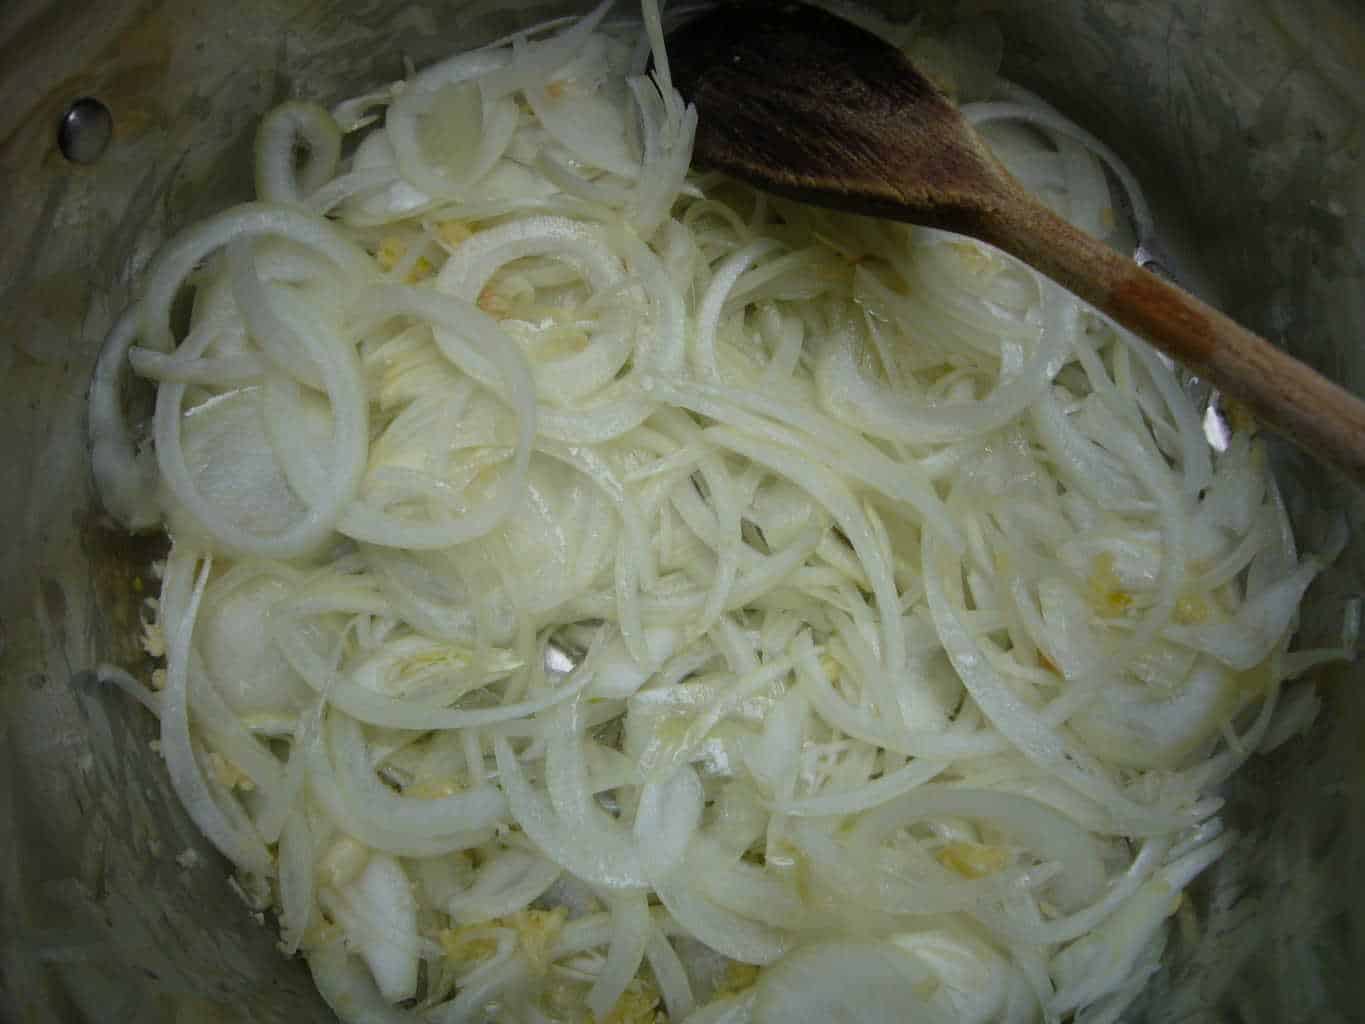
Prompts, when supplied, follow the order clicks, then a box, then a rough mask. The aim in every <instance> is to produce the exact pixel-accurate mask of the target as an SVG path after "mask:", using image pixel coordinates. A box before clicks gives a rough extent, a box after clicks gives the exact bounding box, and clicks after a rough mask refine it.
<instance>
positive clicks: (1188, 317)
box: [976, 189, 1365, 482]
mask: <svg viewBox="0 0 1365 1024" xmlns="http://www.w3.org/2000/svg"><path fill="white" fill-rule="evenodd" d="M976 234H977V235H978V237H980V238H982V239H983V240H984V241H987V242H990V243H991V244H993V245H995V246H997V247H999V248H1001V249H1004V250H1005V251H1006V252H1008V253H1010V254H1012V255H1014V256H1017V257H1018V258H1019V259H1021V260H1023V261H1024V262H1026V263H1028V264H1030V265H1032V266H1033V267H1035V268H1037V269H1038V270H1040V271H1042V272H1043V273H1044V274H1047V275H1048V276H1049V277H1051V278H1052V279H1053V280H1055V281H1056V282H1057V283H1058V284H1060V285H1062V287H1064V288H1066V289H1068V290H1069V291H1071V292H1074V293H1075V294H1076V295H1078V296H1080V297H1081V298H1083V299H1085V300H1086V301H1087V302H1089V303H1090V304H1091V305H1093V306H1095V307H1096V308H1098V309H1100V310H1102V311H1104V312H1105V313H1107V314H1108V315H1109V316H1111V317H1113V318H1114V319H1115V320H1116V321H1118V322H1119V323H1121V324H1123V326H1125V327H1127V328H1128V329H1129V330H1131V331H1133V332H1134V333H1136V334H1138V335H1141V336H1142V337H1144V338H1146V339H1147V340H1148V341H1150V342H1151V343H1152V344H1153V345H1155V346H1156V347H1157V348H1159V349H1161V350H1162V351H1163V352H1165V353H1166V354H1167V355H1169V356H1171V357H1172V358H1173V359H1175V360H1177V361H1178V362H1181V363H1183V364H1184V365H1185V366H1187V367H1188V368H1189V369H1190V370H1192V371H1193V372H1195V373H1197V374H1199V375H1200V376H1202V377H1205V378H1206V379H1208V380H1210V381H1212V382H1213V383H1214V384H1215V385H1217V386H1218V387H1219V388H1220V389H1222V390H1223V391H1224V392H1225V393H1226V394H1228V395H1231V396H1233V397H1234V398H1237V399H1240V400H1241V401H1243V402H1245V403H1246V404H1247V405H1248V406H1249V407H1250V408H1251V411H1252V412H1253V413H1254V414H1255V415H1256V416H1257V417H1258V418H1259V419H1260V420H1261V421H1262V422H1264V423H1266V424H1267V425H1269V426H1271V427H1273V428H1275V429H1276V430H1278V431H1280V432H1281V433H1283V434H1285V435H1286V436H1288V437H1290V438H1291V439H1293V440H1294V441H1296V442H1297V443H1298V444H1299V445H1300V446H1302V447H1303V448H1304V449H1305V450H1306V451H1308V452H1311V453H1312V454H1314V455H1317V456H1319V457H1320V458H1322V459H1323V460H1325V461H1327V462H1331V463H1333V464H1335V465H1336V466H1338V467H1339V468H1340V469H1342V470H1344V471H1346V472H1347V473H1349V474H1350V475H1351V476H1352V477H1353V478H1354V479H1355V480H1357V481H1361V482H1365V402H1362V401H1361V400H1360V399H1359V398H1357V397H1356V396H1355V395H1353V394H1351V393H1350V392H1349V391H1347V390H1345V389H1344V388H1342V387H1340V386H1338V385H1336V384H1334V383H1332V382H1331V381H1329V380H1328V379H1327V378H1326V377H1324V376H1322V375H1321V374H1320V373H1318V372H1317V371H1316V370H1313V369H1312V368H1310V367H1309V366H1307V365H1305V364H1304V363H1301V362H1299V361H1298V360H1297V359H1295V358H1293V357H1292V356H1290V355H1288V354H1287V353H1285V352H1283V351H1281V350H1280V349H1278V348H1276V347H1275V346H1274V345H1272V344H1271V343H1270V342H1268V341H1266V340H1265V339H1264V338H1262V337H1260V336H1259V335H1256V334H1253V333H1252V332H1251V331H1248V330H1247V329H1246V328H1244V327H1242V326H1240V325H1239V324H1237V323H1235V322H1234V321H1232V320H1231V319H1229V318H1228V317H1226V316H1224V315H1223V314H1222V313H1220V312H1218V310H1216V309H1214V308H1213V307H1212V306H1209V305H1207V304H1205V303H1203V302H1201V301H1199V300H1198V299H1196V298H1195V297H1194V296H1193V295H1191V294H1189V293H1188V292H1186V291H1184V290H1182V289H1180V288H1177V287H1176V286H1175V285H1172V284H1170V283H1169V282H1167V281H1164V280H1162V279H1161V278H1159V277H1157V276H1156V275H1155V274H1152V273H1150V272H1148V271H1146V270H1143V269H1142V268H1141V267H1139V266H1138V265H1137V264H1136V263H1134V262H1133V261H1132V260H1129V259H1127V258H1125V257H1123V256H1121V255H1120V254H1119V253H1117V252H1115V251H1114V250H1113V249H1111V248H1109V246H1107V245H1105V244H1104V243H1103V242H1100V241H1099V240H1097V239H1095V238H1092V237H1090V236H1089V235H1087V234H1084V233H1083V232H1081V231H1078V230H1076V229H1075V228H1074V227H1072V226H1071V225H1070V224H1068V223H1067V222H1066V221H1064V220H1062V218H1060V217H1058V216H1057V215H1056V214H1054V213H1053V212H1052V211H1051V210H1049V209H1048V208H1047V207H1045V206H1044V205H1043V204H1042V203H1040V202H1038V201H1037V200H1036V199H1034V198H1033V197H1032V196H1030V195H1028V194H1027V193H1025V192H1023V191H1022V189H1020V190H1018V191H1015V192H1013V194H1012V195H1011V196H1010V197H1009V201H1008V202H1004V203H1002V204H1000V205H998V206H994V207H993V208H992V209H991V210H990V211H989V212H987V213H984V214H983V215H982V217H981V220H980V222H979V230H978V231H977V232H976Z"/></svg>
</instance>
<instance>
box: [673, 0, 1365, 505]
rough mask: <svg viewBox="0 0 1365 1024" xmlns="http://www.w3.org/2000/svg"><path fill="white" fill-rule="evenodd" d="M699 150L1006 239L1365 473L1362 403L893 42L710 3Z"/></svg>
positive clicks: (1291, 430)
mask: <svg viewBox="0 0 1365 1024" xmlns="http://www.w3.org/2000/svg"><path fill="white" fill-rule="evenodd" d="M668 53H669V63H670V66H671V70H672V75H673V81H674V83H675V84H676V86H677V87H678V90H679V91H680V92H681V93H682V94H683V96H684V97H685V98H686V99H688V100H689V101H691V102H692V103H694V104H695V105H696V107H697V115H698V124H697V139H696V147H695V151H694V158H695V160H696V161H697V162H698V163H699V164H701V165H703V166H706V167H710V168H713V169H716V170H721V171H725V172H726V173H728V174H731V175H733V176H734V177H736V178H739V179H741V180H743V181H747V182H749V183H750V184H752V185H754V186H756V187H758V188H760V189H763V190H765V191H768V192H772V193H775V194H777V195H782V196H786V197H788V198H791V199H795V200H799V201H801V202H806V203H812V204H815V205H818V206H825V207H832V208H834V209H839V210H847V211H850V212H853V213H861V214H867V215H871V216H877V217H889V218H893V219H896V220H902V221H908V222H911V223H915V224H923V225H926V226H929V227H936V228H943V229H946V230H949V231H955V232H958V233H960V234H964V235H970V236H972V237H973V238H977V239H980V240H981V241H984V242H989V243H990V244H992V245H994V246H996V247H998V248H1000V249H1003V250H1004V251H1005V252H1008V253H1010V254H1011V255H1013V256H1016V257H1018V258H1019V259H1021V260H1023V261H1024V262H1025V263H1027V264H1029V265H1030V266H1032V267H1034V268H1035V269H1037V270H1039V271H1041V272H1042V273H1044V274H1046V275H1047V276H1048V277H1050V278H1052V279H1053V280H1055V281H1057V282H1058V283H1059V284H1061V285H1062V286H1063V287H1065V288H1067V289H1068V290H1069V291H1071V292H1073V293H1074V294H1076V295H1077V296H1079V297H1080V298H1082V299H1084V300H1085V301H1087V302H1089V303H1090V304H1091V305H1092V306H1094V307H1095V308H1097V309H1099V310H1101V311H1103V312H1104V313H1106V314H1108V315H1109V316H1110V317H1112V318H1113V319H1114V320H1115V321H1117V322H1118V323H1120V324H1122V325H1123V326H1125V327H1127V328H1128V329H1130V330H1132V331H1133V332H1134V333H1136V334H1138V335H1140V336H1141V337H1143V338H1145V339H1146V340H1147V341H1149V342H1151V343H1152V344H1153V345H1154V346H1156V347H1157V348H1158V349H1160V350H1162V351H1163V352H1165V353H1167V354H1168V355H1170V356H1171V357H1172V358H1174V359H1176V360H1178V361H1179V362H1181V363H1183V364H1184V365H1185V366H1186V367H1188V368H1189V369H1190V370H1192V371H1193V372H1195V373H1196V374H1198V375H1199V376H1201V377H1205V378H1207V379H1208V380H1210V381H1212V382H1213V383H1214V384H1215V385H1217V386H1218V387H1219V388H1221V389H1222V390H1223V391H1224V392H1225V393H1226V394H1228V395H1231V396H1233V397H1235V398H1238V399H1240V400H1242V401H1243V402H1245V403H1246V404H1247V405H1248V406H1249V407H1250V409H1251V410H1252V412H1253V413H1254V414H1255V415H1256V417H1257V419H1258V420H1260V421H1261V422H1263V423H1265V424H1266V425H1268V426H1270V427H1272V428H1274V429H1275V430H1277V431H1279V432H1280V433H1282V434H1284V435H1285V436H1287V437H1289V438H1291V439H1293V440H1295V441H1296V442H1298V443H1299V444H1300V445H1301V446H1302V447H1303V448H1305V449H1306V450H1308V451H1309V452H1311V453H1313V454H1315V455H1317V456H1319V457H1321V458H1322V459H1324V460H1326V461H1328V462H1330V463H1333V464H1335V465H1337V466H1338V467H1340V468H1341V469H1343V470H1345V471H1346V472H1347V473H1348V474H1350V475H1351V476H1352V477H1353V478H1354V479H1355V480H1356V481H1358V482H1365V403H1362V402H1361V401H1360V399H1359V398H1357V397H1355V396H1354V395H1352V394H1351V393H1350V392H1348V391H1346V390H1344V389H1343V388H1341V387H1340V386H1338V385H1336V384H1334V383H1332V382H1331V381H1329V380H1327V379H1326V378H1325V377H1323V376H1322V375H1321V374H1319V373H1317V372H1316V371H1315V370H1313V369H1311V368H1310V367H1308V366H1306V365H1305V364H1304V363H1301V362H1299V361H1298V360H1297V359H1294V358H1293V357H1291V356H1289V355H1288V354H1286V353H1285V352H1283V351H1281V350H1280V349H1278V348H1276V347H1275V346H1274V345H1272V344H1271V343H1270V342H1268V341H1266V340H1265V339H1264V338H1261V337H1259V336H1258V335H1256V334H1253V333H1252V332H1250V331H1248V330H1246V329H1245V328H1243V327H1241V326H1240V325H1238V324H1237V323H1235V322H1234V321H1232V320H1231V319H1229V318H1228V317H1226V316H1224V315H1223V314H1222V313H1220V312H1218V311H1217V310H1216V309H1214V308H1212V307H1211V306H1209V305H1207V304H1205V303H1203V302H1201V301H1200V300H1198V299H1196V298H1195V297H1194V296H1192V295H1190V294H1189V293H1188V292H1185V291H1183V290H1181V289H1180V288H1178V287H1176V286H1175V285H1173V284H1171V283H1169V282H1167V281H1165V280H1163V279H1161V278H1159V277H1157V276H1155V275H1154V274H1151V273H1149V272H1148V271H1146V270H1143V269H1142V268H1141V267H1139V266H1138V265H1137V264H1136V263H1134V262H1132V261H1131V260H1129V259H1127V258H1125V257H1124V256H1122V255H1120V254H1119V253H1117V252H1115V251H1114V250H1113V249H1111V248H1109V247H1108V246H1107V245H1105V244H1104V243H1103V242H1101V241H1099V240H1098V239H1095V238H1092V237H1091V236H1089V235H1087V234H1085V233H1083V232H1081V231H1078V230H1076V229H1075V228H1074V227H1072V226H1071V225H1070V224H1068V223H1067V222H1066V221H1064V220H1063V219H1062V218H1060V217H1058V216H1057V215H1056V214H1054V213H1053V212H1052V211H1051V210H1049V209H1048V208H1047V207H1046V206H1044V205H1043V204H1042V203H1041V202H1039V201H1038V200H1037V199H1035V198H1034V197H1033V196H1032V195H1030V194H1029V193H1028V192H1027V191H1026V190H1025V189H1024V188H1023V187H1022V186H1021V185H1020V184H1019V183H1018V182H1017V181H1016V180H1015V179H1014V178H1013V177H1012V176H1011V175H1010V174H1009V172H1008V171H1006V170H1005V168H1004V167H1003V166H1002V165H1001V163H1000V161H999V160H997V159H996V158H995V156H994V155H993V154H992V153H991V151H990V148H989V147H988V146H987V145H986V143H985V142H984V141H983V140H982V139H981V137H980V136H979V135H978V134H977V133H976V132H975V131H974V130H973V129H972V127H971V126H970V125H968V124H967V122H966V121H965V120H964V119H963V118H962V116H961V114H959V113H958V111H957V108H956V107H954V106H953V104H952V103H951V101H949V100H948V98H947V97H946V96H944V95H943V94H942V93H941V92H940V91H939V90H938V89H937V88H936V87H935V86H934V85H933V84H932V83H931V82H930V81H929V80H928V79H927V78H925V77H924V75H922V74H921V73H920V72H919V71H918V70H917V69H916V68H915V66H914V64H912V63H911V61H910V60H909V58H908V57H906V55H905V54H904V53H902V52H901V51H900V50H898V49H897V48H896V47H894V46H892V45H891V44H889V43H887V42H886V41H885V40H883V39H881V38H879V37H877V36H875V35H873V34H872V33H870V32H868V31H865V30H864V29H862V28H859V27H858V26H856V25H854V24H852V23H851V22H848V21H845V20H844V19H842V18H839V17H837V16H835V15H833V14H830V13H829V12H827V11H824V10H822V9H820V8H818V7H812V6H809V5H807V4H804V3H796V2H786V3H777V4H774V3H764V2H752V0H750V2H738V3H729V4H724V5H721V6H718V7H716V8H713V9H712V10H710V11H708V12H707V13H704V14H702V15H700V16H698V17H697V18H695V19H694V20H692V21H689V22H686V23H684V24H683V25H681V26H680V27H679V28H677V29H675V30H674V31H673V32H672V33H670V35H669V37H668Z"/></svg>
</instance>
